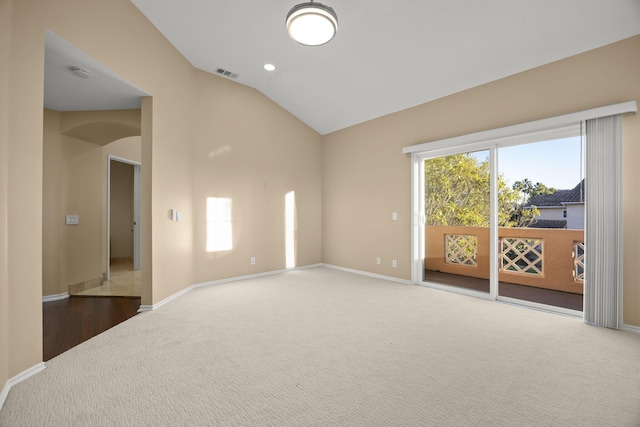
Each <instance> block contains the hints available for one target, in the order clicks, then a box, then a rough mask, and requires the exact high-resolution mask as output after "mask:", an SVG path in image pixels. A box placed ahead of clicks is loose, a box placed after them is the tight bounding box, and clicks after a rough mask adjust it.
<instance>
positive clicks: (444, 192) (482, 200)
mask: <svg viewBox="0 0 640 427" xmlns="http://www.w3.org/2000/svg"><path fill="white" fill-rule="evenodd" d="M489 155H490V152H489V150H481V151H475V152H466V153H458V154H450V155H443V156H438V157H434V158H428V159H425V160H424V189H425V191H424V195H425V196H424V197H425V198H424V219H425V224H424V229H425V239H424V242H425V258H424V269H423V280H424V281H425V282H429V283H432V284H439V285H446V286H454V287H458V288H461V289H467V290H470V291H474V292H481V293H485V294H488V293H489V291H490V283H489V279H490V268H489V266H490V260H489V258H490V256H489V255H490V249H489V242H490V240H489V226H490V223H491V208H490V206H491V169H490V159H489Z"/></svg>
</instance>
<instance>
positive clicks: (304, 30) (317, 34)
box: [286, 1, 338, 46]
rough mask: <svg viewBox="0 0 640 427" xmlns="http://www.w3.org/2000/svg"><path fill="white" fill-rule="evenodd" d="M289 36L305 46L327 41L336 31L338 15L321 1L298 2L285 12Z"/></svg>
mask: <svg viewBox="0 0 640 427" xmlns="http://www.w3.org/2000/svg"><path fill="white" fill-rule="evenodd" d="M286 22H287V32H288V33H289V37H291V38H292V39H293V40H295V41H297V42H298V43H300V44H302V45H305V46H321V45H323V44H325V43H328V42H330V41H331V39H333V37H334V36H335V35H336V31H338V16H337V15H336V12H335V11H334V10H333V9H332V8H330V7H329V6H325V5H323V4H322V3H314V2H313V1H310V2H307V3H300V4H298V5H296V6H294V7H293V8H291V10H290V11H289V13H288V14H287V21H286Z"/></svg>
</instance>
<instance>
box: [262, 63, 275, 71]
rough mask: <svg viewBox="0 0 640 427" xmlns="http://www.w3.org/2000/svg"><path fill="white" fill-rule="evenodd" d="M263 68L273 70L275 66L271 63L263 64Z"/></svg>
mask: <svg viewBox="0 0 640 427" xmlns="http://www.w3.org/2000/svg"><path fill="white" fill-rule="evenodd" d="M264 69H265V70H267V71H273V70H275V69H276V66H275V65H273V64H264Z"/></svg>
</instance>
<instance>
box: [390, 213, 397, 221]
mask: <svg viewBox="0 0 640 427" xmlns="http://www.w3.org/2000/svg"><path fill="white" fill-rule="evenodd" d="M391 219H392V220H393V221H397V220H398V212H392V213H391Z"/></svg>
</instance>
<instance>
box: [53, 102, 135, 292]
mask: <svg viewBox="0 0 640 427" xmlns="http://www.w3.org/2000/svg"><path fill="white" fill-rule="evenodd" d="M90 113H91V114H89V116H90V117H91V120H90V121H83V122H82V124H81V126H84V127H85V128H86V127H87V126H89V127H91V123H96V122H97V123H100V120H101V117H109V118H111V117H112V116H113V115H114V114H113V113H114V112H111V111H104V112H90ZM86 115H87V114H86V113H78V112H63V113H60V112H57V111H53V110H46V109H45V110H44V123H43V141H42V145H43V166H42V168H43V189H42V192H43V200H42V201H43V206H42V225H43V228H42V244H43V247H42V267H43V270H42V295H45V296H46V295H56V294H60V293H64V292H68V290H69V285H72V284H76V283H80V282H83V281H87V280H94V279H100V278H101V277H102V276H103V274H104V273H105V272H106V268H107V265H106V259H107V254H106V245H107V236H106V233H107V226H106V220H107V216H106V209H107V194H106V189H107V181H106V179H107V168H106V165H107V158H108V155H110V154H111V155H114V156H118V157H120V158H124V159H128V160H132V161H137V162H139V161H140V137H139V136H138V137H127V138H124V139H121V140H118V141H114V142H112V143H110V144H107V145H105V146H102V145H98V144H94V143H93V142H89V141H86V140H83V139H79V138H75V137H72V136H68V135H65V134H63V132H64V129H65V124H68V123H70V122H71V123H76V124H77V123H78V120H75V119H76V118H78V117H79V118H84V117H85V116H86ZM126 116H127V117H131V116H137V117H138V118H137V121H138V132H139V122H140V110H136V111H131V110H127V114H126ZM125 123H126V121H125ZM72 128H73V127H72ZM67 129H68V128H67ZM88 137H90V139H93V138H91V136H90V135H88ZM65 215H79V217H80V218H79V219H80V223H79V224H78V225H66V224H65Z"/></svg>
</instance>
